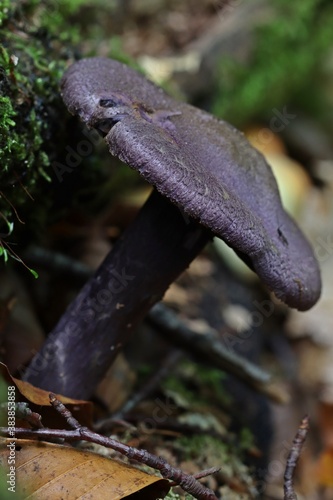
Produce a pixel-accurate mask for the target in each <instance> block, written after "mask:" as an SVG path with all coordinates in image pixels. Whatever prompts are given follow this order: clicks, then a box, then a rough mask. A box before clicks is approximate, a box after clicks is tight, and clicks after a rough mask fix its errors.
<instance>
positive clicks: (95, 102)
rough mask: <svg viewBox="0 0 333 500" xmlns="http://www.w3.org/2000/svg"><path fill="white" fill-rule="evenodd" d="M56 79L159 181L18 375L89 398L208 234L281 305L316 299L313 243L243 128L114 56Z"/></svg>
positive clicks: (117, 149) (75, 108) (75, 104)
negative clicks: (177, 96) (193, 103)
mask: <svg viewBox="0 0 333 500" xmlns="http://www.w3.org/2000/svg"><path fill="white" fill-rule="evenodd" d="M61 88H62V96H63V99H64V102H65V104H66V105H67V107H68V109H69V111H70V112H71V113H72V114H75V115H79V116H80V118H81V119H82V120H83V121H84V122H85V123H86V124H87V125H88V127H93V128H95V129H96V130H98V131H99V133H100V134H102V135H103V136H104V138H105V141H106V142H107V144H108V147H109V149H110V152H111V154H112V155H115V156H118V158H120V159H121V160H122V161H123V162H124V163H126V164H128V165H129V166H130V167H132V168H134V169H136V170H138V172H139V173H140V174H141V175H142V177H144V179H146V180H147V181H148V182H149V183H151V184H152V185H153V186H154V187H155V190H154V191H153V193H152V194H151V196H150V198H149V199H148V201H147V202H146V204H145V205H144V206H143V208H142V209H141V211H140V212H139V214H138V216H137V218H136V220H135V221H134V222H133V223H132V224H131V225H130V227H128V229H127V230H126V231H125V232H124V234H123V235H122V236H121V237H120V238H119V240H118V241H117V243H116V244H115V246H114V248H113V249H112V251H111V252H110V254H109V255H108V256H107V257H106V259H105V261H104V262H103V263H102V265H101V266H100V267H99V269H98V270H97V271H96V273H95V275H94V277H93V278H92V279H90V280H89V281H88V282H87V284H86V285H85V286H84V288H83V289H82V290H81V292H80V293H79V295H78V296H77V298H76V299H75V300H74V301H73V302H72V304H70V306H69V307H68V309H67V311H66V312H65V314H64V315H63V317H62V318H61V319H60V321H59V323H58V324H57V325H56V327H55V328H54V330H53V331H52V333H51V334H50V335H49V337H48V339H47V340H46V342H45V344H44V347H43V348H42V350H41V352H40V353H39V354H37V356H36V357H35V358H34V359H33V360H32V362H31V364H30V366H29V367H28V369H27V371H26V374H25V380H27V381H29V382H31V383H34V384H35V385H38V386H40V387H42V388H45V389H48V390H52V391H54V392H59V393H63V394H66V395H67V396H71V397H75V398H87V397H89V396H90V395H91V394H92V392H93V390H94V388H95V386H96V384H97V382H98V381H99V380H100V379H101V378H102V376H103V375H104V374H105V372H106V370H107V369H108V367H109V366H110V364H111V363H112V361H113V359H114V358H115V356H116V355H117V353H118V352H119V349H120V348H121V346H122V345H123V344H124V342H125V341H126V339H127V337H128V336H129V334H130V333H131V332H132V330H134V329H135V328H136V326H137V325H138V323H139V322H140V321H141V320H142V319H143V317H144V316H145V314H146V313H147V311H148V310H149V309H150V308H151V307H152V306H153V304H155V303H156V302H157V301H159V300H161V298H162V297H163V294H164V293H165V291H166V289H167V288H168V286H169V285H170V284H171V283H172V282H173V281H174V280H175V278H176V277H177V276H178V275H179V274H180V273H181V272H182V271H183V270H184V269H186V267H187V266H188V265H189V264H190V262H191V261H192V260H193V259H194V258H195V256H196V255H197V254H198V253H199V252H200V251H201V250H202V248H203V247H204V246H205V245H206V243H207V242H209V240H210V239H211V238H212V237H213V236H214V235H216V236H218V237H220V238H222V239H223V240H224V241H225V242H226V243H227V244H228V245H229V246H231V247H232V248H233V249H234V250H235V251H236V252H237V253H238V254H239V255H240V256H241V257H242V258H243V260H244V261H245V262H246V263H247V264H248V265H249V266H250V267H251V268H252V269H254V270H255V272H256V273H257V274H258V275H259V277H260V278H261V280H262V281H263V283H264V284H265V285H267V287H268V288H269V289H270V290H272V291H273V292H275V294H276V296H277V297H278V298H280V299H281V300H282V301H284V302H285V303H286V304H288V305H289V306H291V307H295V308H297V309H299V310H306V309H308V308H310V307H311V306H312V305H313V304H314V303H315V302H316V301H317V300H318V297H319V294H320V287H321V285H320V274H319V270H318V265H317V262H316V260H315V258H314V255H313V252H312V250H311V248H310V245H309V243H308V242H307V240H306V239H305V237H304V236H303V235H302V233H301V231H300V230H299V229H298V227H297V226H296V224H295V223H294V222H293V221H292V219H291V218H290V217H289V216H288V214H287V213H286V212H285V211H284V209H283V207H282V205H281V200H280V196H279V193H278V188H277V185H276V182H275V179H274V177H273V174H272V173H271V170H270V167H269V166H268V165H267V163H266V161H265V159H264V157H263V156H262V155H261V154H260V153H259V152H258V151H257V150H255V149H254V148H253V147H252V146H250V144H249V143H248V141H247V140H246V138H245V137H244V135H243V134H242V133H241V132H239V131H238V130H236V129H235V128H234V127H232V126H231V125H229V124H228V123H226V122H224V121H222V120H218V119H217V118H215V117H213V116H212V115H210V114H208V113H206V112H204V111H202V110H200V109H197V108H195V107H193V106H191V105H189V104H185V103H182V102H178V101H176V100H175V99H173V98H171V97H169V96H168V95H167V94H166V93H165V92H164V91H163V90H162V89H161V88H159V87H157V86H156V85H154V84H153V83H152V82H150V81H148V80H147V79H146V78H144V77H143V76H142V75H141V74H139V73H138V72H136V71H135V70H133V69H131V68H129V67H128V66H126V65H125V64H122V63H120V62H117V61H114V60H111V59H106V58H89V59H83V60H81V61H79V62H77V63H75V64H74V65H72V66H71V67H70V68H69V69H68V70H67V72H66V74H65V75H64V77H63V79H62V84H61Z"/></svg>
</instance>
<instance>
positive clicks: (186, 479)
mask: <svg viewBox="0 0 333 500" xmlns="http://www.w3.org/2000/svg"><path fill="white" fill-rule="evenodd" d="M50 402H51V404H52V406H53V407H54V408H55V409H56V410H57V411H58V413H59V414H60V415H62V417H63V418H65V420H66V422H67V423H68V424H69V425H70V426H71V427H73V430H59V429H45V428H44V429H36V430H33V429H23V428H16V429H15V437H17V438H18V437H21V438H23V437H25V438H27V437H28V438H35V439H36V438H43V439H50V438H54V437H56V438H63V439H66V440H68V441H70V440H71V441H80V440H85V441H89V442H92V443H96V444H100V445H102V446H105V447H107V448H112V449H113V450H115V451H117V452H118V453H121V454H122V455H125V456H126V457H128V458H129V459H131V460H136V461H138V462H140V463H143V464H145V465H148V466H149V467H152V468H153V469H157V470H159V471H160V473H161V475H162V477H164V478H165V479H169V480H172V481H174V482H175V483H176V484H178V485H179V486H181V487H182V488H183V490H185V491H186V492H187V493H189V494H191V495H192V496H193V497H194V498H197V499H198V500H218V499H217V497H216V496H215V494H214V492H213V491H212V490H210V489H209V488H206V487H205V486H203V485H202V484H200V483H199V482H198V481H197V479H196V478H195V477H193V476H190V475H189V474H186V473H185V472H183V471H182V470H180V469H176V468H175V467H172V466H171V465H169V464H168V463H167V462H166V461H165V460H164V459H163V458H161V457H157V456H155V455H152V454H151V453H148V451H146V450H138V449H136V448H133V447H131V446H127V445H126V444H123V443H121V442H120V441H116V440H115V439H112V438H109V437H106V436H101V435H100V434H97V433H95V432H92V431H90V430H89V429H88V428H87V427H83V426H81V424H80V423H79V422H78V421H77V420H76V419H75V418H74V417H73V416H72V414H71V412H70V411H69V410H68V409H67V408H66V407H65V406H64V405H63V404H62V403H61V402H60V401H59V400H58V399H57V398H56V396H55V395H54V394H50ZM9 431H11V432H12V431H13V429H12V428H10V429H9V428H8V427H1V428H0V435H2V436H8V435H10V434H9Z"/></svg>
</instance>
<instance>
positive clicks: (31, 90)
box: [0, 0, 127, 258]
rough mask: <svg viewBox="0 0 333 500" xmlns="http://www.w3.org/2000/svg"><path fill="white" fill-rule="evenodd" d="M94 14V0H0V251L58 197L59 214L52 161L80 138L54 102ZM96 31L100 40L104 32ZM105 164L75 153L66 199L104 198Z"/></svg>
mask: <svg viewBox="0 0 333 500" xmlns="http://www.w3.org/2000/svg"><path fill="white" fill-rule="evenodd" d="M104 8H105V7H104ZM101 12H102V13H103V12H104V11H103V4H102V2H99V3H98V2H92V1H88V0H42V1H40V0H26V1H25V2H22V1H21V0H12V1H9V0H8V1H7V0H5V1H0V40H1V42H0V161H1V166H2V168H1V170H0V186H1V192H0V219H1V220H0V233H1V234H2V235H5V234H7V236H9V235H8V233H9V232H10V235H11V238H10V241H7V240H6V241H4V239H2V240H1V239H0V256H1V255H2V256H3V257H5V258H7V257H8V255H12V256H14V253H11V252H10V251H9V248H8V247H6V245H7V244H11V243H12V242H13V241H14V242H15V243H18V244H20V241H21V240H23V239H25V240H30V241H31V240H32V239H33V238H34V236H35V235H37V234H38V233H42V231H43V228H44V227H45V226H46V225H47V224H48V223H49V221H50V217H53V219H54V218H56V217H55V214H54V212H55V211H57V210H58V211H59V208H57V210H51V207H52V204H53V203H56V204H57V206H58V205H59V199H61V203H60V205H61V207H60V213H61V210H62V204H64V203H66V200H65V197H64V195H63V194H62V193H61V194H59V191H60V189H59V183H60V180H59V178H57V176H56V174H55V171H54V162H56V161H59V162H60V163H61V162H63V161H64V157H66V154H67V152H66V148H67V147H69V146H70V145H71V144H73V147H74V148H75V147H76V145H77V143H78V142H79V141H80V140H81V139H82V137H81V136H80V134H81V131H80V128H79V127H77V128H75V127H74V128H73V122H70V116H69V114H68V112H67V109H66V108H65V106H64V104H63V103H62V100H61V97H60V94H59V81H60V79H61V76H62V75H63V73H64V71H65V69H66V68H67V67H68V65H69V64H70V63H71V62H73V60H74V59H75V58H76V57H77V56H78V55H79V50H80V42H81V41H82V40H84V42H85V44H87V47H88V49H87V52H88V53H89V55H91V54H92V53H93V52H94V43H97V42H95V41H91V40H90V41H89V37H90V36H93V35H92V32H93V31H94V26H96V24H94V22H91V20H92V18H94V16H98V15H100V14H101ZM104 17H105V16H104ZM99 31H100V32H99V37H100V39H102V37H105V36H106V33H105V32H103V30H99ZM87 41H88V42H87ZM77 44H78V45H77ZM76 45H77V48H75V49H73V48H72V47H76ZM110 55H112V56H113V57H117V55H118V56H119V57H118V58H119V59H123V60H124V59H126V57H125V55H124V54H123V53H122V51H121V48H120V46H119V44H117V43H116V44H111V43H110ZM103 160H105V161H103ZM106 163H107V164H108V167H109V164H110V155H109V154H108V155H105V157H104V159H103V158H102V159H101V158H100V159H98V160H97V155H96V154H94V153H92V154H91V155H89V157H87V158H83V159H82V162H81V163H80V169H78V170H77V171H76V172H75V175H74V174H73V176H72V178H73V177H75V182H74V180H73V179H71V180H70V181H69V184H70V188H68V190H67V196H68V194H69V199H68V200H67V201H68V205H70V204H73V203H80V202H82V203H83V204H84V205H85V206H87V200H89V199H90V200H92V199H93V200H94V202H95V206H96V207H99V208H100V205H101V204H103V203H104V206H105V200H107V201H108V202H109V200H110V192H111V191H112V189H113V186H112V185H110V183H108V182H106V178H108V177H109V176H110V169H109V168H108V170H107V169H106V168H105V164H106ZM126 172H127V171H126ZM61 180H62V179H61ZM66 180H67V179H66ZM122 181H123V179H122ZM52 183H53V186H52ZM122 184H126V183H124V182H123V183H122ZM92 186H94V188H92ZM93 191H94V192H93ZM105 191H108V193H107V194H105ZM96 193H97V196H96ZM54 200H56V202H55V201H54ZM98 200H99V201H100V202H98ZM25 213H29V218H28V220H27V219H26V218H25V215H24V214H25ZM51 220H52V219H51ZM23 223H24V224H23ZM8 227H10V228H11V230H10V231H8ZM23 234H24V235H25V237H24V238H23V237H21V235H23ZM0 238H1V237H0ZM2 238H4V236H3V237H2ZM6 248H7V250H6Z"/></svg>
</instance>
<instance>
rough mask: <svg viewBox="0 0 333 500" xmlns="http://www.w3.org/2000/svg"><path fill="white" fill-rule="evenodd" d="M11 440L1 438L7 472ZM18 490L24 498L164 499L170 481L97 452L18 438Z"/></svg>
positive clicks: (1, 456) (0, 459)
mask: <svg viewBox="0 0 333 500" xmlns="http://www.w3.org/2000/svg"><path fill="white" fill-rule="evenodd" d="M10 442H11V440H9V439H0V465H1V468H2V470H3V471H4V472H5V474H6V473H7V469H8V462H7V458H8V454H9V449H8V447H7V445H8V444H9V443H10ZM15 446H16V451H15V468H16V487H17V488H16V489H17V491H19V492H20V494H21V498H22V500H24V499H26V498H29V500H53V499H55V498H59V499H60V498H61V499H62V500H76V499H79V498H80V499H81V500H83V499H85V500H88V499H91V500H94V499H95V500H99V499H101V500H102V499H105V498H107V499H108V500H120V499H123V498H126V497H127V496H128V495H132V494H134V493H136V496H135V499H136V500H140V499H141V500H155V499H157V498H164V496H165V495H166V494H167V492H168V491H169V488H170V487H169V482H168V481H167V480H165V479H160V478H158V477H156V476H150V475H149V474H146V473H144V472H142V471H140V470H138V469H136V468H134V467H130V466H129V465H125V464H123V463H121V462H118V461H116V460H113V459H109V458H105V457H101V456H99V455H97V454H95V453H91V452H87V451H79V450H75V449H73V448H71V447H67V446H61V445H57V444H51V443H45V442H36V441H29V440H24V439H17V440H16V441H15Z"/></svg>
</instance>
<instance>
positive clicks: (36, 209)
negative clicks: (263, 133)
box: [0, 0, 333, 244]
mask: <svg viewBox="0 0 333 500" xmlns="http://www.w3.org/2000/svg"><path fill="white" fill-rule="evenodd" d="M251 1H252V3H255V0H251ZM247 3H249V4H250V3H251V2H247ZM241 6H242V2H239V1H237V0H235V1H234V2H233V1H228V2H223V1H218V0H205V2H203V3H202V4H200V6H198V5H197V4H195V3H193V1H192V0H187V1H185V2H181V3H179V2H174V1H172V0H158V1H157V2H150V1H148V0H140V1H138V2H131V1H128V0H127V1H123V2H120V1H117V0H114V1H111V2H109V3H108V4H107V5H106V4H105V3H104V2H102V1H92V0H14V1H10V0H2V1H1V2H0V40H1V43H0V133H1V137H0V162H1V167H2V168H1V170H0V186H1V191H0V216H1V219H2V220H1V221H0V233H1V234H2V239H1V241H2V243H5V242H6V238H7V240H8V241H9V240H10V241H13V242H15V243H19V244H23V242H24V241H27V240H29V241H31V240H33V239H34V238H36V237H40V236H41V235H42V234H43V228H45V226H46V224H49V223H50V221H53V220H56V219H57V217H59V216H60V215H61V214H63V213H64V210H66V209H67V208H68V207H69V206H73V205H74V206H76V204H77V205H78V206H81V207H85V208H86V210H88V211H92V212H94V211H97V212H98V211H99V210H101V208H103V207H105V206H106V205H107V203H108V202H109V200H110V199H113V198H114V197H115V195H116V193H119V192H120V191H122V190H124V189H125V190H126V189H128V188H130V187H133V186H135V185H136V184H137V182H139V181H138V178H137V176H136V175H135V174H133V173H132V172H130V171H129V170H128V169H121V168H119V164H118V162H116V161H115V160H111V159H110V155H109V154H108V153H107V151H106V148H103V147H97V148H94V152H93V154H91V155H89V156H88V157H86V158H82V162H81V164H80V168H79V169H76V170H75V171H73V173H71V175H68V174H65V175H64V176H63V178H62V179H60V180H61V181H64V182H59V178H58V177H57V175H55V174H56V172H55V171H54V168H53V167H52V165H54V162H55V161H57V162H60V164H63V163H64V158H65V157H66V154H67V150H66V147H68V146H72V147H75V145H76V144H77V143H78V141H79V140H80V137H81V136H82V130H81V129H80V125H78V122H77V121H76V120H74V119H72V118H71V117H70V116H69V115H68V112H67V111H66V109H65V108H64V106H63V104H62V101H61V98H60V95H59V81H60V78H61V75H62V74H63V72H64V70H65V68H66V67H67V66H68V65H69V64H70V63H71V62H73V60H75V59H77V58H80V57H83V56H91V55H96V54H97V55H103V56H111V57H115V58H117V59H120V60H123V61H126V62H128V63H130V64H132V65H133V66H136V67H138V63H137V62H136V60H137V59H138V55H140V54H138V53H139V52H140V51H141V55H143V54H144V53H145V51H147V52H151V53H154V55H155V56H156V55H157V56H158V55H159V54H161V55H162V56H164V55H168V56H170V55H171V56H172V55H176V56H177V55H179V54H182V53H184V52H186V50H187V45H189V46H191V43H193V42H195V40H196V38H200V36H201V34H202V32H204V30H205V29H206V28H207V27H208V28H209V22H210V21H211V20H212V19H213V18H214V17H215V18H217V17H218V16H220V17H221V16H223V15H224V10H226V11H228V9H229V11H230V10H234V11H236V10H237V9H238V8H239V7H241ZM269 7H270V9H272V11H273V14H272V15H269V16H267V22H260V25H259V26H257V27H255V30H254V41H252V49H251V54H250V57H249V58H247V60H246V61H238V60H237V59H235V58H231V57H229V56H228V55H226V54H223V55H221V56H219V57H218V62H217V64H216V68H215V74H214V86H213V87H211V86H210V87H207V88H204V90H203V95H201V96H200V103H203V105H204V106H205V107H207V108H208V109H209V110H210V111H213V112H214V113H216V114H217V115H218V116H220V117H223V118H225V119H227V120H229V121H230V122H231V123H233V124H236V125H238V126H240V127H242V126H244V125H246V124H248V123H251V121H252V120H261V121H263V122H265V120H268V119H269V117H271V115H272V108H279V107H282V106H284V105H289V104H292V108H290V110H291V109H292V111H294V110H295V108H297V110H301V112H303V113H306V114H309V115H310V116H313V117H320V120H321V122H322V123H324V124H326V125H327V126H331V122H332V118H331V117H332V113H331V111H332V103H333V96H332V90H331V88H332V85H331V82H332V72H333V69H332V67H333V62H332V60H333V56H332V37H333V35H332V33H333V30H332V25H333V4H332V2H330V1H326V0H295V1H294V2H290V1H287V0H272V1H271V2H270V3H269ZM200 9H201V10H200ZM165 16H167V17H165ZM177 16H178V17H177ZM181 16H183V17H181ZM191 16H192V17H191ZM200 16H201V18H202V20H205V23H204V22H203V21H202V22H200ZM187 18H188V19H190V21H189V26H186V19H187ZM197 18H198V19H197ZM165 19H167V21H165ZM177 19H178V21H177ZM184 19H185V20H184ZM179 20H183V21H182V22H183V24H184V23H185V27H184V26H183V27H180V28H179V27H177V22H180V21H179ZM226 27H227V26H226ZM187 28H188V32H189V33H190V34H189V35H186V36H185V35H184V33H183V32H185V31H186V29H187ZM181 29H182V30H183V32H182V36H180V35H179V33H180V32H181ZM222 29H223V28H222ZM136 30H137V31H138V32H140V33H141V44H140V43H137V40H139V41H140V37H138V36H137V35H136V37H135V36H133V33H135V31H136ZM177 30H178V31H177ZM163 36H164V39H163ZM173 38H174V40H173ZM161 40H162V41H161ZM165 84H166V86H167V88H168V89H171V91H172V90H173V89H174V87H173V85H172V83H170V82H168V81H165ZM174 92H175V94H177V90H175V91H174ZM181 94H182V95H184V97H185V98H186V97H187V96H188V98H189V99H192V100H193V98H192V96H191V92H189V93H188V94H187V89H186V87H185V88H182V89H181ZM194 100H195V99H194ZM288 109H289V108H288ZM73 124H75V125H73ZM95 153H97V154H95ZM45 194H47V196H45ZM33 200H35V202H34V201H33ZM25 210H28V211H29V217H25V216H24V215H25V214H24V211H25ZM23 223H24V224H23Z"/></svg>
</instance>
